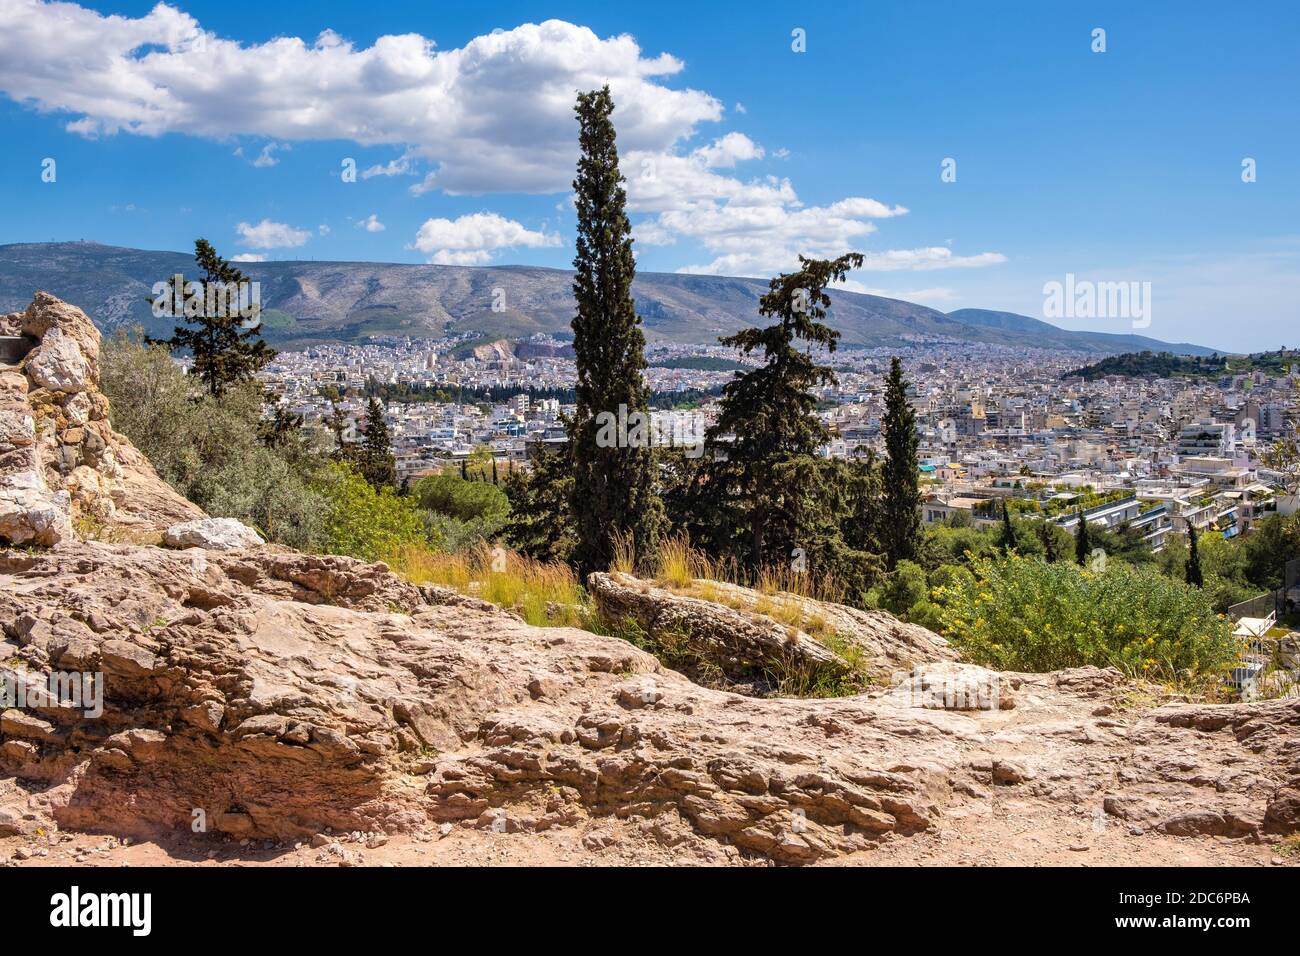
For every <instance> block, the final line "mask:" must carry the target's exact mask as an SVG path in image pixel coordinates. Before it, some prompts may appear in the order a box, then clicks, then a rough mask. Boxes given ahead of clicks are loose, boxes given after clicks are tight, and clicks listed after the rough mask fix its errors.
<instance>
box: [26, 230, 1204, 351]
mask: <svg viewBox="0 0 1300 956" xmlns="http://www.w3.org/2000/svg"><path fill="white" fill-rule="evenodd" d="M239 267H240V269H242V270H243V271H244V273H245V274H246V275H247V276H248V277H249V278H250V279H252V280H255V281H257V282H259V283H261V296H262V305H263V310H264V311H263V325H264V329H265V335H266V337H267V339H268V340H269V341H270V342H272V344H274V345H276V346H278V347H280V348H300V347H304V346H307V345H312V344H317V343H322V342H357V341H363V340H365V339H366V338H367V337H369V336H375V335H381V336H382V335H410V336H413V337H416V338H438V337H441V336H444V335H457V334H469V335H472V336H473V337H474V339H475V340H476V344H480V343H485V342H492V341H493V340H495V339H509V340H519V339H526V338H528V337H529V336H531V335H533V334H534V333H539V332H542V333H548V334H552V335H556V336H558V337H561V338H563V337H565V336H567V335H568V334H569V322H570V320H571V319H572V317H573V297H572V293H571V291H570V284H571V282H572V273H570V272H568V271H566V270H562V269H542V268H536V267H531V266H487V267H471V266H435V265H412V264H397V263H382V262H308V261H295V262H249V263H240V264H239ZM176 272H181V273H182V274H184V275H185V276H186V277H187V278H192V277H195V272H194V261H193V259H192V257H191V256H190V255H189V254H188V253H181V252H150V251H145V250H140V249H125V248H120V247H116V246H104V245H100V244H98V243H93V242H51V243H20V244H15V245H7V246H0V311H10V310H13V309H19V308H22V307H24V306H25V305H26V304H27V303H28V302H30V301H31V297H32V293H33V292H34V291H36V290H37V289H44V290H45V291H47V292H52V293H53V294H55V295H57V296H59V297H60V298H63V299H65V300H67V301H69V302H73V303H75V304H77V305H79V306H81V307H82V308H83V309H85V310H86V312H87V313H89V315H90V316H91V318H92V319H94V320H95V323H96V324H97V325H98V326H99V327H100V328H101V329H102V330H110V329H113V328H115V327H117V326H121V325H124V324H135V323H139V324H141V325H143V326H144V327H145V330H146V331H147V332H149V333H151V334H153V335H166V334H170V332H171V326H172V322H171V320H170V319H161V320H160V319H156V318H154V317H153V315H152V314H151V313H150V310H149V306H148V302H147V300H148V298H149V296H150V294H151V290H152V288H153V285H154V283H156V282H161V281H163V280H165V279H167V278H168V277H170V276H172V275H173V274H175V273H176ZM766 291H767V282H766V281H764V280H761V279H737V278H729V277H726V276H704V275H680V274H675V273H657V272H642V273H639V274H638V275H637V278H636V283H635V285H634V286H633V294H634V295H635V296H636V302H637V310H638V311H639V312H640V314H641V316H642V318H643V319H644V320H645V330H646V338H647V340H648V341H650V342H652V343H653V342H673V343H682V344H692V343H695V344H715V343H716V341H717V339H718V337H719V336H722V335H728V334H730V333H732V332H736V331H738V330H739V329H742V328H745V327H746V326H749V325H753V324H754V323H755V322H756V321H757V319H758V299H759V297H760V296H761V295H763V293H764V292H766ZM833 299H834V304H833V312H832V315H831V317H830V324H831V325H833V326H834V327H835V328H837V329H838V330H839V331H840V332H841V333H842V336H843V337H842V339H841V344H842V345H843V346H847V347H853V346H860V347H876V346H882V347H888V346H902V345H924V344H958V345H960V344H962V343H977V342H983V343H990V344H999V345H1012V346H1044V347H1049V348H1062V349H1074V350H1078V351H1081V352H1088V353H1093V354H1098V355H1102V354H1110V353H1114V352H1122V351H1132V350H1134V349H1135V348H1152V349H1161V350H1167V351H1173V352H1178V353H1187V354H1206V355H1208V354H1209V353H1210V351H1211V350H1210V349H1205V348H1201V347H1200V346H1195V345H1187V344H1179V345H1171V344H1168V343H1164V342H1157V341H1156V340H1154V339H1145V338H1143V337H1142V336H1132V335H1111V334H1107V333H1102V332H1069V331H1066V330H1064V329H1058V328H1056V327H1055V326H1052V325H1049V324H1047V323H1046V322H1039V321H1038V320H1036V319H1031V318H1028V317H1026V316H1017V315H1013V314H1011V313H1001V312H985V311H982V310H979V309H962V310H959V311H958V312H954V313H952V314H951V315H945V314H944V313H942V312H939V311H937V310H935V309H929V308H926V307H925V306H922V305H916V304H914V303H911V302H903V301H901V300H898V299H886V298H882V297H880V296H874V295H860V294H857V293H853V292H835V293H833ZM494 304H495V305H497V309H495V310H494V308H493V306H494Z"/></svg>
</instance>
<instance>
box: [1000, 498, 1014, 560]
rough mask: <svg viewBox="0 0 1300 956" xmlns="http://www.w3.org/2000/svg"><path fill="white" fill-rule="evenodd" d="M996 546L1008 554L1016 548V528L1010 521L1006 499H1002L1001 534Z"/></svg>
mask: <svg viewBox="0 0 1300 956" xmlns="http://www.w3.org/2000/svg"><path fill="white" fill-rule="evenodd" d="M998 547H999V548H1001V549H1002V553H1003V554H1010V553H1011V552H1012V551H1014V550H1015V549H1016V529H1015V526H1014V525H1012V523H1011V512H1010V511H1009V510H1007V502H1006V499H1005V498H1004V499H1002V534H1001V536H1000V537H999V538H998Z"/></svg>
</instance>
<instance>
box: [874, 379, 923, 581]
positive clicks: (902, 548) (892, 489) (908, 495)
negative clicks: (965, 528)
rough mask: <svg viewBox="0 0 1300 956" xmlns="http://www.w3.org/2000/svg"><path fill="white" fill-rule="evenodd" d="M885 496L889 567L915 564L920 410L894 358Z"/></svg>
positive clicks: (888, 385) (888, 391)
mask: <svg viewBox="0 0 1300 956" xmlns="http://www.w3.org/2000/svg"><path fill="white" fill-rule="evenodd" d="M881 431H883V432H884V437H885V464H884V473H883V476H882V477H883V480H884V495H883V498H882V501H881V523H880V536H881V543H882V544H883V546H884V552H885V562H886V566H887V567H888V568H889V569H890V570H893V568H894V566H895V565H897V564H898V562H899V561H915V560H916V556H917V553H918V552H919V550H920V545H921V489H920V479H919V473H918V462H917V455H916V449H917V436H916V411H915V410H914V409H913V408H912V403H911V402H909V401H908V400H907V381H906V379H904V378H903V363H902V362H900V361H899V360H898V356H894V358H893V360H892V361H891V362H890V363H889V377H888V378H887V379H886V380H885V416H884V419H883V420H882V421H881Z"/></svg>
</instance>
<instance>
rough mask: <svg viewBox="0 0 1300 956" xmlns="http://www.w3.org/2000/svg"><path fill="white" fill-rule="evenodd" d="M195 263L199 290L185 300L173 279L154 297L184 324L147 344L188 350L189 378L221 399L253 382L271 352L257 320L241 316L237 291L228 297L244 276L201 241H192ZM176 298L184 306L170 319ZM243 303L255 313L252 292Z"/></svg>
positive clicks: (271, 356) (258, 310)
mask: <svg viewBox="0 0 1300 956" xmlns="http://www.w3.org/2000/svg"><path fill="white" fill-rule="evenodd" d="M194 261H195V262H197V263H198V266H199V268H200V269H202V270H203V291H202V292H199V293H198V294H191V295H189V296H188V297H187V296H186V294H185V289H180V290H177V289H176V288H175V286H176V280H175V278H174V277H173V278H172V279H170V280H168V285H167V290H166V291H165V292H164V293H163V295H162V296H160V297H159V300H161V301H165V302H166V303H168V304H169V305H170V306H171V309H170V311H171V313H172V314H173V316H174V317H176V318H183V319H184V320H185V323H186V324H185V325H178V326H176V327H175V329H174V330H173V332H172V337H171V338H170V339H161V340H153V339H151V340H150V341H151V342H153V341H157V342H159V344H162V345H166V346H167V347H168V348H169V349H171V350H172V351H173V352H175V351H177V350H179V349H189V350H190V352H191V353H192V354H193V356H194V374H195V375H197V376H198V377H199V379H200V380H201V381H202V382H203V384H204V385H205V386H206V387H207V389H208V393H209V394H210V395H212V396H213V397H214V398H220V397H221V396H222V394H223V393H224V392H225V391H226V389H228V388H229V387H230V386H231V385H234V384H235V383H236V382H242V381H245V380H247V379H251V378H253V377H254V376H255V375H256V374H257V372H258V371H260V370H261V369H262V368H263V367H264V366H265V365H266V364H267V363H268V362H270V361H271V359H273V358H275V354H276V353H275V351H274V350H273V349H272V348H270V347H269V346H268V345H267V344H266V343H265V342H264V341H262V334H261V331H260V329H261V325H260V322H258V321H255V320H256V318H257V316H256V315H255V316H252V317H246V316H244V315H241V314H240V309H239V308H238V305H239V303H240V301H241V300H240V298H239V297H238V294H237V293H236V294H234V295H232V294H231V293H232V292H234V291H235V290H237V289H239V288H242V285H241V284H242V283H245V282H247V281H248V280H247V279H246V278H245V276H244V274H243V273H242V272H240V271H239V269H237V268H236V267H235V266H233V265H231V264H230V263H229V262H228V261H226V260H225V259H223V258H221V256H219V255H217V250H216V249H214V248H213V247H212V245H211V243H209V242H208V241H207V240H206V239H197V240H195V242H194ZM185 284H186V285H188V284H189V283H185ZM177 299H180V300H181V301H182V302H184V307H183V309H182V313H183V314H182V315H175V308H174V306H175V303H176V301H177ZM247 299H248V302H247V305H248V306H249V307H250V308H251V309H255V310H256V311H257V312H258V313H260V306H258V305H257V304H255V303H253V302H252V301H251V299H252V296H251V293H250V294H249V296H248V297H247ZM159 300H155V301H159Z"/></svg>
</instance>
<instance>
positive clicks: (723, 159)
mask: <svg viewBox="0 0 1300 956" xmlns="http://www.w3.org/2000/svg"><path fill="white" fill-rule="evenodd" d="M693 155H695V156H698V157H699V158H700V160H701V161H702V162H703V163H704V165H705V166H707V167H709V168H710V169H717V168H718V167H726V168H728V169H730V168H731V167H733V166H735V165H736V163H738V162H742V161H744V160H747V159H762V158H763V147H762V146H759V145H758V144H757V143H755V142H754V141H753V140H752V139H750V138H749V137H748V136H746V135H745V134H744V133H728V134H727V135H726V136H724V137H722V138H721V139H715V140H714V141H713V143H712V144H711V145H709V146H701V147H700V148H699V149H697V150H696V151H695V152H694V154H693Z"/></svg>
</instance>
